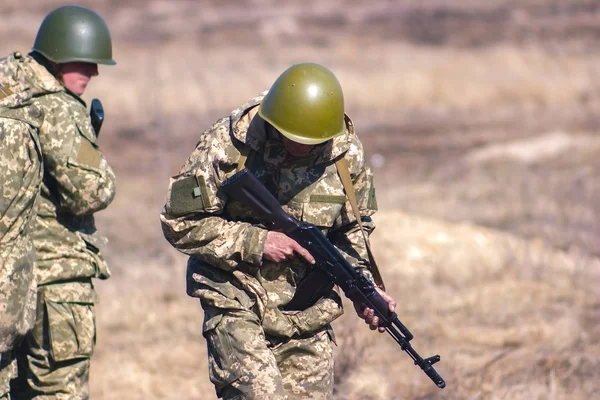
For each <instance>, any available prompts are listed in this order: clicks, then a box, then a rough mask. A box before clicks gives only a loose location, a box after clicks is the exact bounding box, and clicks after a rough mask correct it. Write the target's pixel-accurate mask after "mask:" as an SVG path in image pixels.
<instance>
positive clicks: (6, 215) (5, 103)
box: [0, 54, 43, 399]
mask: <svg viewBox="0 0 600 400" xmlns="http://www.w3.org/2000/svg"><path fill="white" fill-rule="evenodd" d="M27 70H28V66H27V64H26V63H25V59H24V57H22V56H20V55H19V54H14V55H12V56H9V57H6V58H3V59H1V60H0V399H7V398H8V395H9V388H10V379H11V378H13V377H15V376H16V372H17V365H16V361H15V357H14V349H15V348H16V347H17V346H18V345H19V343H20V342H21V341H22V340H23V338H24V337H25V334H26V333H27V332H28V331H29V330H30V329H31V327H32V326H33V322H34V318H35V297H36V291H35V279H34V271H33V260H34V254H33V244H32V241H31V237H30V234H31V227H32V225H33V215H34V213H35V203H36V200H37V198H38V194H39V192H40V186H41V184H42V176H43V168H42V153H41V149H40V143H39V140H38V129H39V127H40V124H41V122H42V113H41V110H40V109H39V108H37V107H36V106H34V105H32V104H31V96H32V95H34V94H36V93H38V92H39V91H40V86H36V85H35V84H38V85H39V84H40V82H28V81H26V80H25V79H23V78H24V75H25V74H26V71H27Z"/></svg>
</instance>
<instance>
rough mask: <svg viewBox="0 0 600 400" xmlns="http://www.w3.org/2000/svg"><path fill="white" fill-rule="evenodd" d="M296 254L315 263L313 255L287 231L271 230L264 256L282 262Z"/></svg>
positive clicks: (268, 234)
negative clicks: (287, 233) (286, 232)
mask: <svg viewBox="0 0 600 400" xmlns="http://www.w3.org/2000/svg"><path fill="white" fill-rule="evenodd" d="M295 254H298V255H299V256H300V257H302V258H304V259H305V260H306V261H308V262H309V263H310V264H314V263H315V259H314V258H313V256H312V255H311V254H310V253H309V252H308V250H306V249H305V248H304V247H302V246H300V245H299V244H298V242H296V241H295V240H294V239H292V238H290V237H289V236H288V235H286V234H285V233H281V232H274V231H269V232H268V233H267V241H266V242H265V248H264V249H263V257H264V258H266V259H267V260H270V261H273V262H282V261H285V260H288V259H290V258H292V257H293V256H294V255H295Z"/></svg>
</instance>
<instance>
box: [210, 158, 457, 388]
mask: <svg viewBox="0 0 600 400" xmlns="http://www.w3.org/2000/svg"><path fill="white" fill-rule="evenodd" d="M221 190H222V191H223V192H224V193H225V194H226V195H227V196H228V197H229V198H230V199H232V200H236V201H238V202H241V203H243V204H245V205H246V206H248V207H250V208H252V209H253V210H254V211H255V212H257V213H259V214H260V215H261V216H262V217H264V218H265V219H266V222H267V223H268V224H269V225H270V227H272V228H273V229H275V230H277V231H280V232H282V233H285V234H286V235H287V236H289V237H290V238H292V239H294V240H295V241H296V242H298V243H299V244H300V245H301V246H302V247H304V248H305V249H307V250H308V251H309V253H310V254H311V255H312V256H313V257H314V258H315V260H316V264H315V266H316V268H315V269H314V272H312V273H310V274H309V277H308V278H307V279H305V281H306V280H311V281H312V282H313V283H315V282H318V281H321V282H325V283H324V285H325V286H328V287H329V288H331V287H333V285H334V284H335V285H338V286H339V287H340V288H341V289H342V291H343V292H344V294H345V295H346V297H348V298H349V299H350V300H352V301H353V302H354V303H358V304H361V305H363V306H364V307H368V308H371V309H373V310H374V311H375V315H376V316H377V317H378V318H379V320H380V321H381V322H380V325H381V326H383V327H385V329H386V331H387V332H388V333H389V334H390V335H391V336H392V338H393V339H394V340H395V341H396V343H398V344H399V345H400V348H401V349H402V350H403V351H405V352H406V353H408V355H409V356H410V357H411V358H412V359H413V361H414V362H415V365H418V366H419V367H420V368H421V369H422V370H423V372H425V373H426V374H427V376H428V377H429V378H430V379H431V380H432V381H433V382H434V383H435V384H436V385H437V387H439V388H440V389H443V388H444V387H445V386H446V382H444V379H442V377H441V376H440V375H439V374H438V373H437V371H436V370H435V369H434V368H433V364H435V363H436V362H438V361H440V356H439V355H435V356H433V357H429V358H426V359H423V358H422V357H421V356H420V355H419V354H418V353H417V352H416V351H415V350H414V349H413V348H412V346H411V345H410V343H409V342H410V340H411V339H413V335H412V333H410V331H409V330H408V328H406V326H404V324H402V322H400V319H398V316H397V315H396V313H393V312H390V311H389V307H388V303H387V302H386V301H385V300H384V299H383V297H382V296H381V295H380V294H379V293H378V292H377V290H376V288H375V285H374V284H373V283H372V282H371V281H370V280H369V279H367V278H366V277H365V276H364V275H363V274H362V273H360V272H358V271H357V270H356V269H355V268H354V267H353V266H352V265H351V264H350V263H349V262H348V261H347V260H346V259H345V258H344V257H343V256H342V255H341V254H340V252H339V251H338V250H337V249H336V248H335V247H334V246H333V244H332V243H331V242H330V241H329V239H327V237H326V236H325V235H323V233H322V232H321V230H320V229H319V228H317V227H316V226H314V225H312V224H308V223H306V222H300V221H298V220H296V219H295V218H294V217H292V216H290V215H289V214H287V213H286V212H285V211H284V210H283V209H282V208H281V205H280V204H279V201H277V199H276V198H275V197H274V196H273V195H272V194H271V193H270V192H269V191H268V190H267V188H265V187H264V186H263V184H262V183H261V182H260V181H259V180H258V179H257V178H256V177H255V176H254V175H253V174H252V172H250V171H249V170H248V169H247V168H244V169H243V170H241V171H239V172H236V173H235V174H234V175H233V176H231V177H230V178H228V179H226V180H225V182H223V184H222V185H221ZM313 274H314V275H313ZM311 275H312V277H311ZM314 277H317V278H316V279H315V278H314ZM322 286H323V285H321V287H322ZM301 291H302V290H300V287H298V290H297V292H301ZM319 292H321V290H319V289H317V288H315V289H314V293H319ZM321 293H322V292H321ZM319 296H320V294H319ZM316 300H317V299H315V298H312V299H310V300H309V301H308V304H310V303H312V302H314V301H316ZM290 303H298V304H297V306H301V305H302V303H304V302H303V301H301V300H297V299H295V298H293V299H292V300H291V301H290ZM288 308H289V304H288ZM292 309H293V308H292ZM299 309H301V308H299Z"/></svg>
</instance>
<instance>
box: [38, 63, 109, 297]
mask: <svg viewBox="0 0 600 400" xmlns="http://www.w3.org/2000/svg"><path fill="white" fill-rule="evenodd" d="M27 64H28V66H29V72H30V76H29V78H30V80H32V81H36V82H38V83H39V85H40V86H41V87H43V88H44V89H45V92H44V93H43V94H42V95H40V96H36V97H35V98H34V104H35V105H36V106H37V107H38V108H40V109H41V110H42V112H43V114H44V120H43V123H42V126H41V128H40V135H39V136H40V144H41V146H42V154H43V157H44V180H43V184H42V189H41V196H40V200H39V204H38V210H37V215H36V218H35V229H34V231H33V240H34V245H35V251H36V266H37V268H36V274H37V279H38V284H39V285H42V284H47V283H52V282H57V281H64V280H71V279H79V278H88V277H100V278H103V279H105V278H108V277H109V276H110V272H109V270H108V267H107V265H106V262H105V261H104V258H103V257H102V255H101V253H100V248H101V247H102V245H103V244H104V243H105V242H106V238H105V237H103V236H101V235H99V234H98V233H97V232H96V225H95V222H94V215H93V214H94V213H95V212H97V211H100V210H103V209H104V208H106V207H107V206H108V205H109V204H110V203H111V201H112V200H113V198H114V196H115V175H114V173H113V171H112V169H111V167H110V166H109V165H108V162H107V161H106V159H105V158H104V156H103V155H102V153H101V152H100V150H99V148H98V145H97V144H96V135H95V133H94V131H93V128H92V126H91V121H90V117H89V113H88V112H87V109H86V104H85V103H84V102H83V100H81V99H80V98H79V97H78V96H76V95H75V94H73V93H71V92H70V91H68V90H67V89H65V87H64V86H63V85H62V84H61V83H60V82H59V81H58V80H57V79H56V78H55V77H54V76H53V75H52V74H50V73H49V72H48V70H47V69H46V68H45V67H43V66H42V65H40V64H39V63H37V62H36V61H35V60H34V59H33V58H31V57H30V56H28V57H27Z"/></svg>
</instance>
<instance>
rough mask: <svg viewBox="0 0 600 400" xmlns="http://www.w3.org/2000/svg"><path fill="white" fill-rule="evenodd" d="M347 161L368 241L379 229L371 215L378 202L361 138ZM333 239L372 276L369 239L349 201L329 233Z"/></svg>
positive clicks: (347, 257)
mask: <svg viewBox="0 0 600 400" xmlns="http://www.w3.org/2000/svg"><path fill="white" fill-rule="evenodd" d="M346 158H347V160H348V163H349V166H350V167H349V169H350V175H351V178H352V183H353V186H354V191H355V194H356V202H357V205H358V209H359V213H360V217H361V223H362V226H363V228H364V230H365V233H366V236H367V239H368V238H369V235H370V234H371V233H372V232H373V230H374V229H375V223H374V222H373V220H372V218H371V216H372V215H373V214H374V213H375V212H376V211H377V201H376V197H375V187H374V185H373V174H372V172H371V169H370V168H369V166H368V165H367V164H366V161H365V157H364V152H363V148H362V144H361V143H360V141H359V140H358V138H357V137H355V139H354V141H353V143H352V144H351V146H350V149H349V150H348V153H347V154H346ZM329 238H330V240H331V241H332V243H333V244H334V245H335V246H336V248H337V249H338V250H339V251H340V253H342V255H344V257H345V258H346V259H347V260H348V262H350V263H351V264H352V265H354V266H355V267H356V268H359V269H362V270H363V271H364V272H366V273H367V276H369V277H371V274H370V273H369V272H368V270H369V268H370V265H369V256H368V252H367V246H366V243H365V239H364V237H363V234H362V232H361V230H360V227H359V225H358V223H357V222H356V218H355V216H354V213H353V212H352V207H351V206H350V203H349V202H348V201H346V204H345V205H344V208H343V211H342V213H341V216H340V217H339V218H338V219H337V221H336V223H335V225H334V229H333V230H332V231H331V232H330V233H329Z"/></svg>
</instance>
